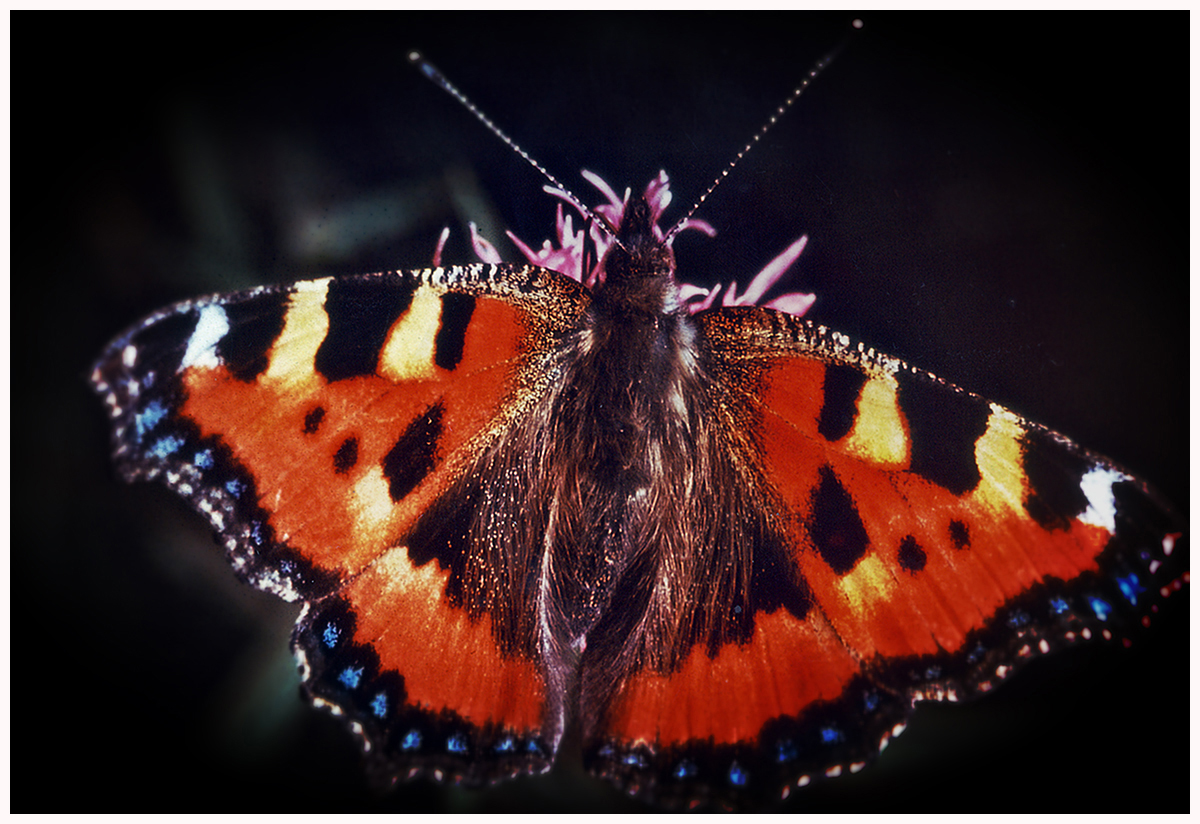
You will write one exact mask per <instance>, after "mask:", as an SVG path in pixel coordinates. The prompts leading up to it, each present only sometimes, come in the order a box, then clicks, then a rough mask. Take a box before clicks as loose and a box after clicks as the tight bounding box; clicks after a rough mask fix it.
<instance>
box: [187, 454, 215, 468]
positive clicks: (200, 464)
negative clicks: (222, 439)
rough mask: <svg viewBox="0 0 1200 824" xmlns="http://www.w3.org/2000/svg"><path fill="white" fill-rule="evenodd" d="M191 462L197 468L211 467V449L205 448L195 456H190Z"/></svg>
mask: <svg viewBox="0 0 1200 824" xmlns="http://www.w3.org/2000/svg"><path fill="white" fill-rule="evenodd" d="M192 463H193V464H195V465H196V468H197V469H212V468H213V456H212V450H209V449H205V450H204V451H203V452H197V453H196V457H194V458H192Z"/></svg>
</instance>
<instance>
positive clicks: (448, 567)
mask: <svg viewBox="0 0 1200 824" xmlns="http://www.w3.org/2000/svg"><path fill="white" fill-rule="evenodd" d="M586 303H587V296H586V294H585V293H584V291H583V290H582V288H581V287H579V285H578V284H576V283H574V282H573V281H570V280H569V279H567V278H564V277H561V276H560V275H558V274H557V273H554V272H549V271H547V270H544V269H540V268H537V267H516V266H489V265H476V266H464V267H451V268H446V269H432V270H424V271H419V272H390V273H383V274H377V275H367V276H359V277H347V278H336V279H333V278H326V279H323V280H316V281H308V282H302V283H296V284H292V285H290V286H284V287H267V288H261V289H255V290H253V291H250V292H244V293H240V294H235V295H218V296H214V297H211V298H206V299H202V300H196V301H190V302H187V303H183V304H179V305H177V306H174V307H171V308H169V309H167V310H165V311H163V312H160V313H158V314H156V315H154V316H152V317H150V318H148V319H146V320H145V321H143V322H142V323H140V324H138V325H137V326H135V327H134V328H133V329H131V330H130V331H129V332H127V333H126V334H125V335H123V336H121V337H120V338H118V339H117V340H116V341H114V342H113V343H112V344H111V345H110V346H109V348H108V349H107V350H106V352H105V353H104V354H103V355H102V357H101V359H100V360H99V362H98V363H97V365H96V367H95V370H94V372H93V376H92V381H93V384H94V385H95V388H96V390H97V392H99V393H100V394H101V396H102V397H103V398H104V400H105V402H106V404H107V406H108V409H109V413H110V415H111V417H112V422H113V443H114V452H115V456H116V460H117V464H118V467H119V469H120V471H121V473H122V474H123V476H124V477H125V478H126V479H127V480H130V481H132V480H136V479H143V480H154V479H157V480H161V481H162V482H164V483H166V484H167V485H168V486H169V487H170V488H172V489H173V490H174V491H176V492H178V493H179V494H180V495H182V496H183V497H184V498H186V499H187V500H188V501H189V503H191V505H192V506H193V507H194V508H195V509H197V510H198V511H199V512H200V513H201V514H203V515H204V516H206V517H207V518H208V520H209V521H210V523H211V524H212V525H213V527H214V528H215V529H216V531H217V532H218V534H219V536H220V538H221V539H222V541H223V543H224V546H225V548H226V552H227V555H228V557H229V560H230V562H231V563H232V565H233V567H234V569H235V571H236V572H237V574H238V575H239V576H240V577H242V578H243V579H244V580H246V581H248V582H249V583H251V584H252V585H254V586H256V587H258V588H259V589H263V590H266V591H269V592H272V593H275V594H276V595H278V596H280V597H282V598H284V599H286V600H289V601H290V600H298V599H299V600H303V601H304V602H305V607H304V610H303V612H302V614H301V617H300V620H299V622H298V624H297V627H296V630H295V634H294V637H293V647H294V649H295V650H296V653H297V657H298V658H299V660H300V662H301V664H302V668H303V671H304V679H305V683H304V686H305V689H306V690H307V692H308V693H309V695H310V697H311V698H312V700H313V702H314V703H316V704H317V705H319V706H323V707H325V708H327V709H330V710H331V711H333V712H334V713H335V714H338V715H342V716H345V717H346V719H347V720H348V721H349V722H350V725H351V728H352V729H353V730H354V731H355V732H357V733H358V734H359V735H360V736H361V740H362V743H363V746H364V749H365V750H367V753H368V763H369V766H370V767H371V769H372V770H373V771H374V772H375V773H376V774H377V777H378V778H380V779H381V780H383V781H388V780H394V779H396V778H398V777H403V776H406V775H412V774H417V773H421V774H429V775H433V776H435V777H447V778H451V779H453V780H459V781H462V782H464V783H480V782H485V781H490V780H494V779H496V778H499V777H502V776H505V775H509V774H513V773H517V772H537V771H542V770H545V769H546V768H548V766H549V764H550V762H551V760H552V759H553V755H554V751H555V749H556V747H557V743H558V738H559V736H560V734H561V729H562V720H561V719H562V715H563V713H564V708H563V706H562V699H561V696H560V695H559V694H558V693H557V692H555V690H554V689H553V687H552V686H550V685H548V684H547V680H546V676H547V673H546V672H545V671H544V669H543V667H542V666H541V662H540V658H539V655H538V650H537V644H536V640H535V638H534V636H533V633H534V629H533V627H532V626H531V624H532V622H531V621H530V620H529V619H528V615H531V614H533V610H532V608H531V607H529V608H526V607H527V606H528V605H527V604H525V601H524V596H526V595H528V588H527V586H526V582H527V577H528V574H527V573H528V568H529V566H531V563H530V562H529V558H528V557H527V556H524V555H515V554H514V553H512V552H510V551H508V550H509V549H511V547H509V546H507V545H501V544H500V543H499V542H498V538H497V537H496V536H497V535H499V534H501V533H499V532H498V531H495V530H493V531H491V532H488V531H487V530H486V529H482V530H477V532H476V533H475V537H476V538H478V540H475V541H470V540H468V534H467V533H468V532H469V530H470V528H471V527H470V524H471V523H472V521H473V520H474V521H475V522H476V525H477V526H478V525H479V524H481V523H482V526H483V527H486V526H487V524H486V523H485V522H483V521H482V520H481V516H480V513H484V514H486V513H488V512H493V514H494V510H495V505H494V497H488V496H492V495H494V490H496V489H499V488H500V487H501V486H502V485H503V484H502V482H501V481H500V480H496V481H495V482H494V484H493V485H491V486H488V485H484V484H483V483H482V482H481V481H480V479H479V477H478V471H479V468H480V466H481V465H486V464H487V462H488V461H489V460H490V458H489V456H491V455H493V454H494V453H495V451H496V448H497V447H496V445H497V443H500V442H503V440H504V437H505V433H506V432H508V431H510V430H511V429H512V428H513V426H514V424H515V422H517V421H519V420H523V419H525V418H527V417H528V415H529V413H530V409H531V408H532V407H535V406H537V404H538V400H539V398H540V397H541V396H542V395H543V394H544V393H545V392H546V391H547V388H548V387H549V386H550V385H551V381H552V378H553V371H552V370H551V369H549V368H548V366H549V365H550V364H548V362H547V359H551V358H552V357H553V355H552V353H553V352H554V351H555V345H556V343H557V339H558V337H559V336H560V335H561V334H562V333H563V331H564V330H565V329H569V328H573V327H574V326H575V325H576V323H577V317H578V315H579V313H580V312H582V311H583V309H584V307H585V306H586ZM489 501H491V502H492V506H491V509H489ZM463 524H467V526H463ZM536 547H537V544H536V543H535V544H534V548H535V549H536ZM532 565H536V558H535V559H534V561H533V562H532ZM481 570H485V571H486V574H481Z"/></svg>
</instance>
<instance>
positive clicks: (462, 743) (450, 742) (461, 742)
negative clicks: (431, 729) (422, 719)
mask: <svg viewBox="0 0 1200 824" xmlns="http://www.w3.org/2000/svg"><path fill="white" fill-rule="evenodd" d="M446 751H447V752H452V753H454V754H455V755H463V754H465V753H466V751H467V739H466V738H464V737H463V736H462V734H461V733H455V734H454V735H452V736H450V737H449V738H447V739H446Z"/></svg>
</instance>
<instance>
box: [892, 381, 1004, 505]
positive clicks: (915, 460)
mask: <svg viewBox="0 0 1200 824" xmlns="http://www.w3.org/2000/svg"><path fill="white" fill-rule="evenodd" d="M896 381H897V383H898V384H899V388H900V392H899V401H900V409H901V411H902V412H903V413H904V417H905V418H906V420H907V421H908V431H909V438H910V440H911V443H912V459H911V461H910V464H909V468H910V469H911V470H912V471H913V472H915V473H916V474H918V475H920V476H921V477H923V478H925V479H926V480H928V481H931V482H933V483H935V484H937V485H939V486H941V487H943V488H945V489H948V490H949V491H950V492H953V493H954V494H955V495H963V494H965V493H967V492H970V491H971V490H972V489H974V488H975V487H976V486H977V485H978V484H979V467H978V466H977V465H976V464H975V441H977V440H978V439H979V437H980V436H981V435H983V433H984V432H985V431H987V422H988V415H989V410H988V407H987V404H985V403H984V402H983V401H981V400H979V399H978V398H972V397H971V396H969V395H967V394H965V393H962V392H956V391H954V390H953V389H950V388H949V387H947V386H944V385H942V384H938V383H932V382H930V381H928V380H924V379H920V378H918V377H917V376H915V375H913V374H912V373H911V372H907V371H901V372H898V373H896Z"/></svg>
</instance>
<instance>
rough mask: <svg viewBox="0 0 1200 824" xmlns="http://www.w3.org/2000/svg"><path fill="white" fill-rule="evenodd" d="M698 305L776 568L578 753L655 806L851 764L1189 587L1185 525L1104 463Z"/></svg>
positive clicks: (983, 408) (760, 324)
mask: <svg viewBox="0 0 1200 824" xmlns="http://www.w3.org/2000/svg"><path fill="white" fill-rule="evenodd" d="M696 320H697V322H698V324H699V326H700V329H701V330H702V343H701V344H700V345H699V348H700V349H701V350H702V351H704V352H706V353H708V356H709V358H710V359H711V360H712V365H711V368H712V371H713V374H714V378H715V381H714V384H715V388H714V389H713V390H712V392H713V394H715V395H716V396H717V397H718V400H717V401H716V402H715V403H714V404H713V406H714V407H715V408H716V409H718V410H719V412H720V413H722V414H724V415H725V417H726V421H725V423H726V425H727V427H728V430H729V431H730V432H736V431H739V430H744V431H745V432H746V433H748V437H747V438H746V439H744V440H739V439H738V438H737V437H730V438H729V439H728V443H729V446H730V448H731V449H733V450H734V451H735V452H736V451H737V450H744V451H743V452H742V453H741V454H740V455H738V457H737V460H736V461H735V462H736V463H739V464H740V471H741V473H742V474H743V476H744V478H745V479H746V480H747V481H748V482H749V484H750V486H751V487H752V488H753V487H756V488H755V491H754V493H753V496H752V497H754V498H755V499H756V502H757V503H758V504H759V505H761V506H762V507H764V508H765V509H766V510H768V512H770V513H772V520H773V521H774V523H775V524H776V525H777V528H778V530H779V534H780V535H781V536H782V542H783V544H784V545H785V547H786V549H785V554H786V556H787V558H786V564H785V565H786V567H787V568H786V569H784V568H779V567H776V568H775V569H774V570H773V573H772V575H773V579H774V580H773V581H772V582H771V584H770V585H769V586H768V585H767V584H766V581H765V579H762V578H760V577H759V576H758V575H757V574H752V573H747V576H748V577H750V578H751V579H752V580H753V581H754V584H753V585H752V587H751V594H750V596H749V597H748V598H747V599H746V601H747V604H746V606H747V609H748V610H749V611H750V612H751V613H752V615H753V631H752V634H751V635H750V637H749V638H745V639H739V640H737V641H733V642H728V641H727V642H722V643H717V644H713V643H712V642H711V638H710V639H709V643H708V644H703V643H694V644H690V645H684V646H683V647H682V648H681V649H679V650H678V655H677V656H676V659H677V660H675V661H674V662H672V663H671V664H670V665H669V666H661V665H660V666H654V665H648V664H643V665H642V666H640V667H638V668H635V670H634V671H633V672H632V674H631V675H630V676H629V678H628V679H627V680H626V682H625V683H624V684H623V686H622V688H621V690H620V692H619V693H618V694H617V695H616V697H615V698H614V699H613V701H612V704H611V706H610V707H609V710H608V712H607V714H606V716H605V718H604V720H603V722H602V723H600V724H598V725H597V727H596V728H595V729H594V730H593V735H592V738H591V742H590V745H589V749H587V750H586V751H585V752H586V754H587V756H588V760H589V763H590V766H591V767H592V769H593V770H595V771H596V772H598V773H600V774H603V775H606V776H609V777H611V778H614V779H615V780H617V781H618V782H621V783H623V784H625V785H626V786H628V787H636V788H638V790H639V791H641V792H643V793H644V794H647V795H650V796H653V797H656V798H658V799H660V800H663V801H665V802H668V803H679V802H684V801H694V800H695V799H698V798H709V799H715V800H718V801H724V802H727V803H735V804H736V803H741V804H744V803H747V801H748V800H751V799H757V800H758V801H760V802H763V803H769V802H770V800H771V799H776V800H777V799H778V798H779V797H780V794H782V795H783V796H784V797H786V796H787V794H788V792H789V791H790V789H791V788H792V787H795V786H803V785H805V784H807V783H809V781H811V780H812V779H814V778H816V777H818V776H822V775H824V776H836V775H840V774H843V773H845V772H848V771H857V770H858V769H860V768H861V767H862V766H863V765H864V764H865V762H866V761H868V760H869V759H871V758H873V757H874V756H875V755H876V754H877V753H878V752H879V750H880V749H881V748H882V746H886V744H887V741H888V740H889V738H890V737H891V736H892V735H893V734H895V733H896V732H898V731H899V730H900V729H902V728H903V723H904V721H905V719H906V718H907V717H908V715H909V714H910V713H911V710H912V707H913V705H914V703H915V702H917V701H920V700H958V699H960V698H966V697H969V696H971V695H973V694H977V693H980V692H986V691H988V690H990V689H991V688H992V687H994V686H995V685H996V684H997V683H998V682H999V681H1001V680H1003V679H1004V678H1005V677H1006V676H1007V675H1008V674H1009V673H1010V672H1011V671H1012V670H1013V668H1014V667H1015V666H1017V665H1019V664H1020V663H1022V662H1024V661H1027V660H1030V659H1032V658H1035V657H1037V656H1038V655H1041V654H1044V653H1047V652H1049V651H1051V650H1052V649H1054V648H1057V647H1060V646H1062V645H1064V644H1070V643H1073V642H1075V641H1077V640H1080V639H1084V638H1090V637H1105V638H1109V637H1113V636H1114V635H1118V636H1124V635H1125V634H1126V633H1129V632H1131V631H1132V630H1133V629H1134V628H1135V627H1136V626H1137V625H1138V624H1140V623H1142V622H1143V621H1148V619H1149V616H1150V615H1151V614H1152V612H1153V611H1155V610H1157V604H1158V602H1160V601H1161V600H1162V599H1163V598H1165V597H1167V596H1168V595H1169V594H1170V593H1171V592H1172V591H1174V590H1177V589H1178V588H1179V586H1180V582H1179V581H1178V580H1176V578H1177V576H1179V575H1181V574H1182V573H1183V570H1184V569H1186V567H1185V566H1184V564H1185V561H1184V556H1185V552H1184V551H1182V549H1178V550H1177V548H1176V542H1177V541H1178V540H1179V539H1180V530H1181V526H1180V524H1179V523H1178V521H1177V519H1176V518H1175V516H1174V515H1173V514H1172V513H1171V512H1170V510H1169V509H1168V508H1167V507H1166V506H1165V504H1163V503H1162V502H1161V500H1160V499H1159V498H1158V497H1157V496H1156V495H1155V493H1154V492H1153V491H1152V490H1150V489H1149V488H1148V487H1147V486H1146V485H1145V484H1144V483H1142V482H1141V481H1138V480H1137V479H1135V478H1134V477H1132V476H1131V475H1129V474H1128V473H1126V472H1124V471H1123V470H1121V469H1119V468H1117V467H1115V466H1113V465H1112V464H1111V463H1110V462H1109V461H1107V460H1106V459H1104V458H1102V457H1100V456H1097V455H1094V454H1092V453H1089V452H1086V451H1084V450H1082V449H1080V448H1078V447H1077V446H1075V445H1074V444H1073V443H1071V442H1070V441H1069V440H1067V439H1066V438H1063V437H1062V436H1060V435H1057V434H1056V433H1053V432H1051V431H1049V430H1047V429H1045V428H1043V427H1040V426H1038V425H1036V424H1032V423H1030V422H1028V421H1025V420H1023V419H1021V418H1020V417H1019V416H1017V415H1015V414H1013V413H1011V412H1009V411H1007V410H1005V409H1003V408H1001V407H999V406H997V405H995V404H991V403H988V402H987V401H984V400H983V399H981V398H979V397H977V396H974V395H971V394H969V393H967V392H964V391H963V390H960V389H958V388H956V387H953V386H950V385H949V384H946V383H944V382H942V381H940V380H938V379H937V378H935V377H933V376H932V375H929V374H928V373H924V372H920V371H918V370H914V369H912V368H910V367H908V366H906V365H905V364H903V363H901V362H899V361H897V360H895V359H892V358H888V357H886V356H883V355H881V354H879V353H876V352H874V351H873V350H868V349H865V348H864V347H861V346H855V345H854V344H852V343H851V342H850V341H849V340H848V339H847V338H845V337H844V336H842V335H839V334H838V333H836V332H832V331H830V330H827V329H825V328H823V327H818V326H816V325H814V324H813V323H812V322H810V321H803V320H800V319H798V318H794V317H790V316H786V315H782V314H779V313H774V312H770V311H768V310H759V309H724V310H719V311H716V312H712V313H708V314H703V315H700V316H697V318H696ZM726 515H727V516H728V517H729V518H730V520H732V521H735V522H737V521H741V520H743V519H745V518H746V517H747V512H746V511H745V510H744V509H743V508H739V507H735V508H733V509H732V510H730V511H728V512H727V513H726ZM767 550H768V552H769V553H771V554H773V555H777V554H778V549H777V548H776V547H767ZM780 581H783V582H784V583H783V584H780ZM780 586H791V587H792V588H793V589H794V590H795V592H796V599H797V600H798V601H799V602H800V608H799V609H797V608H794V607H793V608H787V609H784V608H780V605H779V598H778V596H777V595H775V594H773V593H771V592H770V591H769V590H770V589H771V588H772V587H774V588H778V587H780ZM733 617H734V616H732V615H731V616H730V618H731V619H732V618H733ZM737 618H738V619H739V620H740V619H741V616H740V615H739V616H737Z"/></svg>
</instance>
